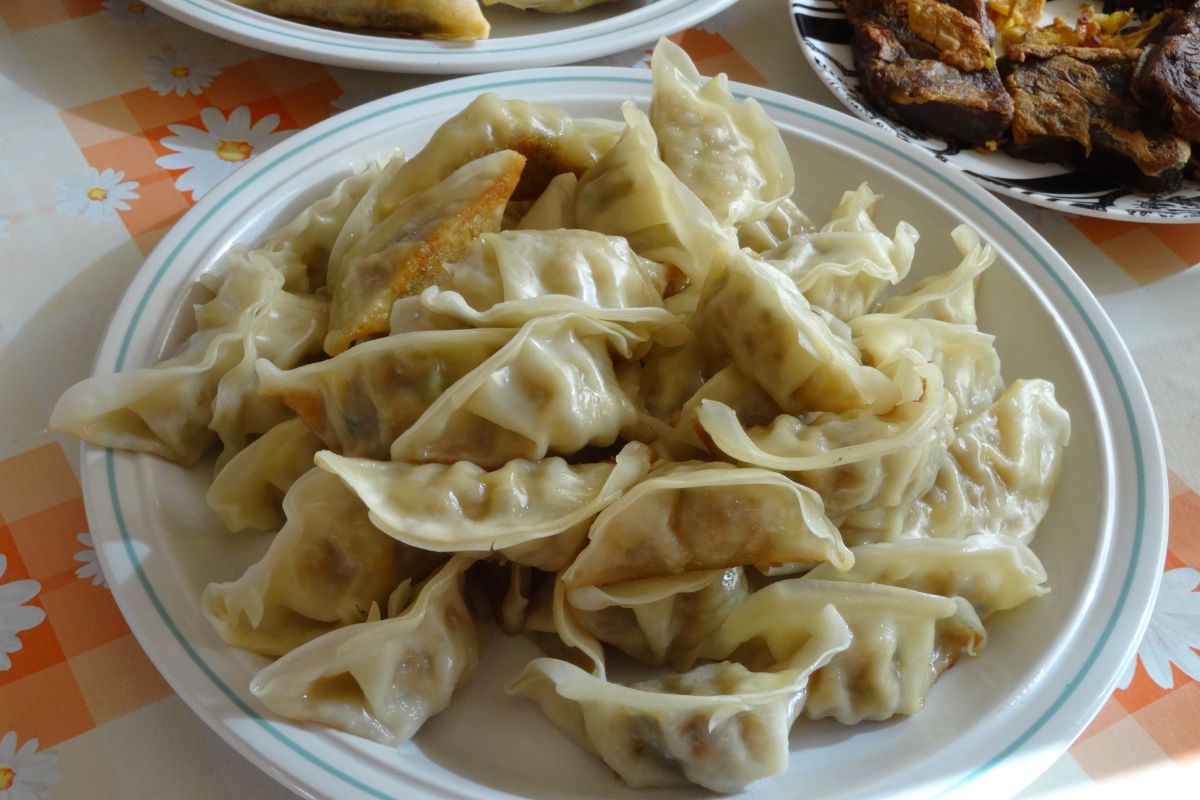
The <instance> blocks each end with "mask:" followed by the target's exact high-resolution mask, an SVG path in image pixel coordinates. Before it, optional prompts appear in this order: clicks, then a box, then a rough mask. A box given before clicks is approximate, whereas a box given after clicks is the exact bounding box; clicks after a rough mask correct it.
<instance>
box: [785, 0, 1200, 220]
mask: <svg viewBox="0 0 1200 800" xmlns="http://www.w3.org/2000/svg"><path fill="white" fill-rule="evenodd" d="M814 1H815V2H822V0H788V18H789V20H790V23H791V26H792V34H793V36H795V38H796V42H797V43H798V44H799V45H800V51H801V52H802V53H803V54H804V59H805V61H807V62H808V66H809V67H810V68H811V69H812V71H813V73H814V74H815V75H816V76H817V79H818V80H820V81H821V84H822V85H823V86H824V87H825V88H826V89H828V90H829V93H830V94H832V95H833V96H834V97H835V98H837V101H838V102H839V103H840V104H841V105H842V106H843V107H844V108H845V109H846V110H847V111H848V112H849V113H851V114H852V115H854V117H855V118H857V119H860V120H862V121H863V122H866V123H868V124H870V125H872V126H875V127H877V128H879V129H880V130H883V131H887V132H888V133H890V134H892V135H893V136H896V137H897V138H900V136H899V134H898V132H897V130H896V124H895V123H893V122H892V120H890V119H888V117H887V116H886V115H884V114H879V113H876V112H875V111H874V110H873V109H870V108H867V107H865V106H863V105H860V104H859V103H858V102H857V101H852V100H851V99H850V98H849V97H848V95H849V92H848V90H847V87H846V85H845V83H844V81H840V80H836V79H835V78H834V77H833V76H831V75H830V74H829V72H828V71H827V70H825V69H823V68H822V66H821V65H820V64H819V63H818V59H819V58H821V57H822V56H823V55H824V54H822V53H820V52H819V51H818V49H817V48H815V47H812V46H811V45H810V44H809V42H808V37H807V36H805V35H804V32H803V31H802V30H801V29H800V20H799V17H800V16H801V14H800V11H801V10H805V11H821V12H823V13H828V14H832V13H837V14H839V15H841V16H842V17H843V18H844V17H845V13H844V12H843V11H842V9H841V7H840V5H839V4H837V3H833V5H834V6H836V9H835V8H816V7H813V6H810V5H809V4H808V3H809V2H814ZM830 19H833V17H830ZM925 138H926V139H928V140H934V139H936V137H925ZM901 141H904V143H905V144H912V143H911V142H908V141H907V140H905V139H901ZM1193 144H1194V146H1197V147H1200V142H1197V143H1193ZM914 146H915V145H914ZM935 160H936V161H938V162H939V163H941V164H944V165H947V166H949V167H952V168H954V169H955V170H957V171H958V172H961V173H962V174H963V175H964V176H965V177H966V178H968V179H969V180H971V181H973V182H974V183H976V184H977V185H979V186H982V187H983V188H984V189H987V190H988V191H990V192H994V193H996V194H999V195H1003V196H1004V197H1007V198H1011V199H1013V200H1019V201H1021V202H1023V203H1028V204H1030V205H1033V206H1037V207H1039V208H1045V209H1049V210H1050V211H1057V212H1059V213H1062V214H1074V215H1078V216H1084V217H1092V218H1094V219H1107V220H1117V221H1121V222H1135V223H1136V222H1141V223H1145V224H1154V225H1194V224H1197V223H1200V181H1197V180H1193V179H1185V180H1188V181H1189V182H1190V183H1191V184H1192V185H1194V186H1195V188H1196V189H1197V191H1198V194H1197V197H1196V198H1195V199H1196V201H1197V204H1196V210H1195V211H1194V212H1192V213H1191V214H1171V215H1167V214H1163V213H1162V212H1153V211H1138V210H1136V209H1133V208H1126V207H1114V206H1111V205H1110V206H1107V207H1105V208H1094V207H1092V206H1078V205H1073V204H1071V203H1070V202H1067V201H1065V200H1061V199H1058V198H1056V197H1053V196H1050V195H1046V194H1043V193H1041V192H1037V191H1033V190H1030V189H1021V188H1019V187H1015V186H1010V185H1008V184H1007V183H1005V182H1003V179H993V178H988V177H985V176H981V175H977V174H975V173H973V172H971V171H970V170H967V169H965V168H963V167H961V166H959V165H958V164H957V163H955V162H953V161H949V160H943V159H940V158H935ZM1030 163H1036V162H1030ZM1062 166H1064V167H1066V166H1067V165H1062ZM1071 173H1074V174H1082V173H1080V172H1079V170H1073V169H1072V170H1071ZM1130 195H1134V196H1138V195H1137V194H1136V193H1135V192H1126V193H1125V194H1124V195H1122V197H1128V196H1130Z"/></svg>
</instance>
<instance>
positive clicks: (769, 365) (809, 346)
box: [691, 252, 898, 414]
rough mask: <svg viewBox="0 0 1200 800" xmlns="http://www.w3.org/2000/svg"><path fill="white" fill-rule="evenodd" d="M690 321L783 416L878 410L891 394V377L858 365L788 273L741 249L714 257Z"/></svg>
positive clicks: (883, 409)
mask: <svg viewBox="0 0 1200 800" xmlns="http://www.w3.org/2000/svg"><path fill="white" fill-rule="evenodd" d="M691 325H692V329H693V330H694V331H695V332H696V335H697V337H698V338H699V340H700V341H701V343H702V344H705V345H706V346H707V347H709V348H711V349H712V350H713V351H715V352H718V353H727V354H728V356H729V358H730V359H732V361H733V363H734V364H735V365H736V366H737V367H738V369H740V370H741V371H742V373H743V374H745V375H746V376H747V377H748V378H751V379H753V380H754V381H755V382H756V383H757V384H758V385H759V386H760V387H762V388H763V390H765V391H766V392H767V393H768V394H770V395H771V397H772V398H773V399H774V400H775V402H776V403H778V404H779V407H780V408H782V409H783V410H784V411H785V412H787V413H789V414H799V413H804V412H807V411H848V410H850V409H855V408H865V409H867V410H869V411H871V412H873V413H877V414H879V413H883V412H886V411H888V410H889V409H891V408H892V406H894V405H895V404H896V402H897V400H898V391H897V389H896V387H895V386H894V385H893V383H892V381H890V380H889V379H888V377H887V376H886V375H884V374H883V373H882V372H880V371H879V370H877V369H875V368H874V367H868V366H864V365H863V364H862V362H861V360H860V358H859V353H858V350H857V348H855V347H854V345H853V344H851V343H850V342H849V341H848V340H847V339H844V338H842V337H841V336H838V335H836V334H835V333H834V332H833V331H832V330H830V327H829V323H828V322H827V321H826V320H825V319H824V318H823V317H822V316H821V315H820V314H818V313H817V312H815V311H814V310H813V308H812V306H811V305H809V302H808V301H807V300H806V299H805V298H804V296H803V295H802V294H800V291H799V290H798V289H797V288H796V287H795V286H794V285H793V284H792V282H791V281H790V280H788V278H787V276H785V275H784V274H783V273H781V272H779V271H778V270H776V269H773V268H772V267H769V266H767V265H766V264H764V263H762V262H761V261H757V260H755V259H753V258H752V257H750V256H748V255H746V254H745V253H744V252H736V253H731V254H728V256H727V257H726V258H724V259H722V260H721V261H719V262H717V265H716V267H715V269H714V272H713V274H712V275H710V276H709V280H708V281H707V283H706V284H705V285H704V293H703V295H702V296H701V298H700V305H699V307H698V308H697V309H696V314H695V316H694V317H693V318H692V321H691Z"/></svg>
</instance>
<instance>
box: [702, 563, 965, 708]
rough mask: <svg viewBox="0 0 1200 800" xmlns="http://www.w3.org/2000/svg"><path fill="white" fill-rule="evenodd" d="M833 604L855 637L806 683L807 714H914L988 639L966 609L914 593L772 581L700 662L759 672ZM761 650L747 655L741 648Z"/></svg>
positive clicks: (718, 635) (807, 580) (743, 608)
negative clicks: (734, 663)
mask: <svg viewBox="0 0 1200 800" xmlns="http://www.w3.org/2000/svg"><path fill="white" fill-rule="evenodd" d="M830 605H832V606H833V607H834V608H835V609H837V613H838V614H839V615H841V617H842V618H843V619H844V620H845V621H846V624H848V625H849V626H850V630H851V632H852V633H853V641H852V643H851V645H850V647H849V648H847V649H845V650H843V651H842V652H840V653H838V654H837V655H836V656H834V658H833V659H832V660H831V661H830V662H829V664H828V665H827V666H824V667H822V668H821V669H819V670H817V671H816V672H815V673H814V674H813V676H812V679H811V681H810V682H809V686H808V701H807V703H806V705H805V708H804V714H805V716H807V717H808V718H809V719H821V718H823V717H833V718H834V719H836V720H838V721H839V722H841V723H843V724H846V725H853V724H854V723H857V722H861V721H862V720H864V719H872V720H885V719H889V718H891V717H892V716H895V715H896V714H915V713H917V712H918V711H920V710H921V708H922V707H923V706H924V704H925V694H926V692H928V691H929V687H930V686H931V685H932V684H933V682H934V680H936V679H937V677H938V676H939V675H940V674H941V673H942V672H943V671H945V670H946V669H947V668H948V667H950V666H952V665H953V664H954V662H955V661H956V660H957V659H958V658H959V657H960V655H961V654H962V653H963V652H966V653H968V654H970V655H975V653H976V652H977V651H978V650H979V649H980V648H982V646H983V644H984V642H985V640H986V633H985V632H984V630H983V626H982V625H981V624H980V622H979V618H978V616H976V614H975V612H974V610H973V609H972V608H971V605H970V604H969V603H968V602H967V601H966V600H963V599H962V598H961V597H958V598H947V597H938V596H936V595H931V594H925V593H923V592H917V591H913V590H911V589H901V588H897V587H895V586H884V585H880V584H868V583H843V582H835V581H823V580H813V579H810V578H807V577H804V578H791V579H788V580H782V581H778V582H776V583H772V584H770V585H769V586H766V587H764V588H762V589H759V590H758V591H757V592H755V593H754V594H752V595H750V597H749V599H747V600H746V601H745V602H744V603H742V604H741V605H740V606H738V607H737V608H736V609H734V611H733V613H732V614H730V615H729V618H728V619H726V621H725V624H724V625H722V626H721V628H720V629H718V630H717V632H716V633H714V634H713V635H712V636H711V637H709V639H708V641H707V642H706V643H705V645H704V648H703V650H702V652H701V655H702V656H704V657H706V658H716V659H721V658H730V657H733V658H735V659H738V660H741V661H744V662H746V663H747V664H748V666H749V667H750V668H751V669H754V668H764V667H766V666H768V665H770V664H773V663H775V662H777V661H778V660H779V659H780V658H783V657H786V655H787V654H788V653H790V652H792V651H793V650H794V649H795V640H796V637H797V631H798V630H799V631H801V632H803V630H804V625H805V620H807V619H809V618H811V617H812V616H813V615H816V614H819V613H822V611H823V609H825V608H826V607H827V606H830ZM755 642H760V646H759V647H757V648H755V647H750V648H749V649H747V647H746V645H747V643H751V644H753V643H755Z"/></svg>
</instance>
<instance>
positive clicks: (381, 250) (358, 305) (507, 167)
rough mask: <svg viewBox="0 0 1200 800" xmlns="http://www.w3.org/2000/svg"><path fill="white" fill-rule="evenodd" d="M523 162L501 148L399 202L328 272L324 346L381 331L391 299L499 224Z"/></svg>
mask: <svg viewBox="0 0 1200 800" xmlns="http://www.w3.org/2000/svg"><path fill="white" fill-rule="evenodd" d="M408 163H409V164H411V163H412V162H411V161H410V162H408ZM524 166H525V157H524V156H522V155H520V154H518V153H516V152H514V151H512V150H501V151H500V152H497V153H492V154H491V155H488V156H484V157H483V158H479V159H476V160H475V161H471V162H468V163H467V164H464V165H463V166H461V167H459V168H458V169H457V170H455V171H454V172H452V173H450V175H448V176H447V177H446V179H445V180H443V181H441V182H439V183H437V184H434V185H433V186H431V187H429V188H428V189H425V190H423V191H420V192H417V193H416V194H412V195H409V196H407V197H405V198H403V199H402V200H400V201H399V202H398V203H397V204H396V206H395V208H394V209H393V210H392V211H391V213H389V214H388V215H387V216H386V217H385V218H384V219H383V220H382V221H381V222H379V224H377V225H375V226H374V227H373V228H372V229H371V230H370V231H368V232H367V233H366V234H365V235H364V236H363V237H362V238H361V239H360V240H359V241H358V243H357V244H356V245H355V246H354V247H353V248H352V249H351V250H349V251H348V252H347V253H346V254H345V256H343V257H342V260H341V262H339V264H338V267H337V269H336V270H335V272H334V274H333V275H332V276H331V277H333V278H334V280H335V282H333V283H332V284H331V286H330V288H331V290H332V301H331V304H330V315H329V335H328V336H326V337H325V352H327V353H328V354H329V355H331V356H332V355H337V354H338V353H341V352H342V351H344V350H345V349H346V348H348V347H350V346H351V345H353V344H355V343H357V342H361V341H363V340H365V339H369V338H372V337H373V336H376V335H379V334H382V333H386V332H387V329H388V317H389V314H390V313H391V310H392V303H394V302H395V301H396V298H398V297H403V296H404V295H409V294H417V293H418V292H420V291H421V290H422V289H424V288H425V287H426V286H430V285H432V284H434V283H436V282H437V281H438V280H440V279H441V278H442V277H443V276H444V268H445V264H447V263H448V262H452V261H455V260H457V259H459V258H461V257H462V255H463V254H464V253H465V252H466V250H467V246H468V245H469V244H470V243H471V241H472V240H473V239H474V238H475V237H476V236H478V235H479V234H480V233H484V232H488V231H498V230H500V218H501V216H502V215H503V213H504V205H505V203H507V202H508V198H509V196H511V195H512V192H513V189H515V188H516V185H517V180H518V179H519V177H520V175H521V170H522V169H523V168H524Z"/></svg>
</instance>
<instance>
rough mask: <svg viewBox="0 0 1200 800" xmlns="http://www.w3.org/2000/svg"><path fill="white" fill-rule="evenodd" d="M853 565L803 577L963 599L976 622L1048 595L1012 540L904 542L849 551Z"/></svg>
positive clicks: (1028, 556)
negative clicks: (852, 554) (976, 618)
mask: <svg viewBox="0 0 1200 800" xmlns="http://www.w3.org/2000/svg"><path fill="white" fill-rule="evenodd" d="M850 551H851V552H852V553H854V566H853V567H851V568H850V569H848V570H845V571H843V572H838V571H837V570H835V569H831V568H830V567H829V565H828V564H821V565H820V566H818V567H817V568H816V569H814V570H812V571H811V572H809V573H808V574H807V575H805V577H806V578H810V579H819V580H829V581H852V582H854V583H884V584H887V585H888V586H900V587H903V588H905V589H915V590H916V591H918V592H927V593H929V594H938V595H941V596H942V597H955V596H958V597H962V598H963V599H965V600H966V601H967V602H968V603H970V604H971V605H972V606H974V608H975V613H976V614H978V615H979V618H980V619H981V620H983V619H987V618H988V617H989V616H991V615H992V614H994V613H996V612H997V611H1007V610H1008V609H1010V608H1016V607H1017V606H1019V605H1021V604H1022V603H1024V602H1025V601H1026V600H1029V599H1032V598H1034V597H1040V596H1042V595H1044V594H1046V593H1047V592H1048V591H1050V590H1049V589H1048V588H1046V586H1045V582H1046V570H1045V569H1044V568H1043V567H1042V562H1041V561H1039V560H1038V557H1037V556H1036V555H1034V553H1033V551H1032V550H1030V549H1029V548H1028V547H1026V546H1025V545H1023V544H1021V543H1020V542H1018V541H1017V540H1016V539H1010V538H1009V537H1007V536H1003V535H1000V534H988V533H982V534H978V535H975V536H968V537H967V538H966V539H961V540H959V539H907V540H905V541H902V542H886V543H883V544H865V545H860V546H858V547H852V548H850Z"/></svg>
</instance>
